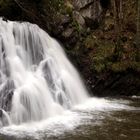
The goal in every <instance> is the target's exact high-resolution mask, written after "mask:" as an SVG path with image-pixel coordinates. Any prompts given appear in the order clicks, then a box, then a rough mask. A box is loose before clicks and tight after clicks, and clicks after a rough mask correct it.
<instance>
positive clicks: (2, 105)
mask: <svg viewBox="0 0 140 140" xmlns="http://www.w3.org/2000/svg"><path fill="white" fill-rule="evenodd" d="M13 93H14V83H13V81H11V80H8V81H7V82H6V83H5V84H4V85H3V86H2V85H1V90H0V109H3V110H5V111H9V110H10V109H11V101H12V96H13Z"/></svg>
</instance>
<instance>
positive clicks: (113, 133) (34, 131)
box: [0, 98, 140, 140]
mask: <svg viewBox="0 0 140 140" xmlns="http://www.w3.org/2000/svg"><path fill="white" fill-rule="evenodd" d="M0 134H1V135H0V140H9V139H10V140H36V139H39V140H140V99H139V98H128V99H96V98H93V99H90V100H88V101H87V102H86V103H85V104H82V105H79V106H76V107H74V108H73V109H72V110H71V111H66V112H65V113H64V114H63V115H61V116H56V117H53V118H49V119H47V120H45V121H42V122H39V123H29V124H23V125H20V126H10V127H5V128H2V129H1V130H0Z"/></svg>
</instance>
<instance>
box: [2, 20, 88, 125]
mask: <svg viewBox="0 0 140 140" xmlns="http://www.w3.org/2000/svg"><path fill="white" fill-rule="evenodd" d="M87 98H88V94H87V91H86V88H85V87H84V85H83V83H82V81H81V78H80V76H79V74H78V72H77V71H76V69H75V68H74V66H73V65H72V64H71V63H70V61H69V60H68V58H67V57H66V55H65V53H64V51H63V49H62V47H61V46H60V44H59V43H58V42H57V41H56V40H55V39H53V38H51V37H50V36H49V35H48V34H47V33H46V32H45V31H43V30H42V29H40V28H39V27H38V26H37V25H34V24H30V23H27V22H24V23H19V22H12V21H7V22H6V21H3V20H2V19H0V124H1V125H3V126H4V125H7V124H8V125H10V124H17V125H19V124H21V123H27V122H32V121H40V120H43V119H47V118H48V117H52V116H55V115H59V114H61V113H62V112H63V111H64V110H66V109H70V108H71V107H73V106H74V105H76V104H79V103H81V102H83V101H85V100H86V99H87ZM5 122H6V123H5Z"/></svg>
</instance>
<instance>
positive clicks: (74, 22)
mask: <svg viewBox="0 0 140 140" xmlns="http://www.w3.org/2000/svg"><path fill="white" fill-rule="evenodd" d="M115 11H117V10H116V9H115V7H114V1H113V0H57V1H56V0H51V1H50V0H1V1H0V16H2V17H4V20H7V19H10V20H18V21H29V22H32V23H35V24H38V25H39V26H40V27H41V28H43V29H44V30H46V31H47V32H48V33H49V34H50V35H51V36H53V37H55V38H56V39H58V41H60V43H62V44H63V45H64V49H65V51H66V53H67V54H68V57H70V58H71V59H72V61H73V63H74V64H75V65H76V67H77V68H78V69H79V70H80V72H81V74H82V75H83V77H84V79H85V83H86V84H87V86H88V87H89V89H90V91H91V93H93V94H94V95H97V96H118V95H127V96H129V95H140V92H139V91H140V76H139V75H140V55H139V53H140V49H139V48H140V47H139V46H137V43H136V31H137V28H136V19H137V18H136V17H137V3H136V1H131V0H124V1H123V3H122V16H121V17H122V19H121V20H120V21H121V24H120V26H121V27H118V30H119V31H117V30H116V26H117V24H118V23H120V22H118V21H117V16H116V15H115V14H116V12H115ZM117 12H118V11H117ZM120 12H121V11H120ZM118 15H120V13H119V12H118Z"/></svg>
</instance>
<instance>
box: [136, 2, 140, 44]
mask: <svg viewBox="0 0 140 140" xmlns="http://www.w3.org/2000/svg"><path fill="white" fill-rule="evenodd" d="M136 44H137V47H140V0H137V35H136Z"/></svg>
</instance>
